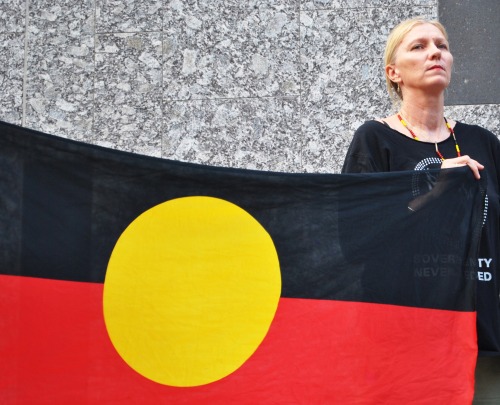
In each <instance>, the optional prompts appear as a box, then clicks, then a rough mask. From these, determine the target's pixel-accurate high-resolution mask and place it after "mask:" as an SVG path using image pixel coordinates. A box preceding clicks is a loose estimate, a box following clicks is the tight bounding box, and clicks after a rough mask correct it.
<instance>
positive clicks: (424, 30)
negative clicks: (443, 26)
mask: <svg viewBox="0 0 500 405" xmlns="http://www.w3.org/2000/svg"><path fill="white" fill-rule="evenodd" d="M426 38H432V39H443V40H446V37H445V36H444V34H443V33H442V32H441V30H440V29H439V28H438V27H436V26H435V25H433V24H428V23H425V24H418V25H416V26H415V27H413V28H412V29H411V30H410V31H408V33H407V34H406V35H405V36H404V37H403V40H402V41H401V42H402V43H404V42H411V41H414V40H415V39H426Z"/></svg>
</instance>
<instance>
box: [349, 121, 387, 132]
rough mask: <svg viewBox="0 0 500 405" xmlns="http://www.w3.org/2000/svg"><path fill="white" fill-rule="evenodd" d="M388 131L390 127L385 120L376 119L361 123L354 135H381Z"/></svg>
mask: <svg viewBox="0 0 500 405" xmlns="http://www.w3.org/2000/svg"><path fill="white" fill-rule="evenodd" d="M390 129H391V128H390V126H389V125H388V124H387V122H385V120H383V119H381V118H376V119H372V120H368V121H365V122H363V123H362V124H361V125H360V126H359V127H358V129H357V130H356V134H361V135H366V134H370V135H372V134H381V133H384V132H386V131H388V130H390Z"/></svg>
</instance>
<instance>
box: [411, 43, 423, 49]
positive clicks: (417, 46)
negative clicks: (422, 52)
mask: <svg viewBox="0 0 500 405" xmlns="http://www.w3.org/2000/svg"><path fill="white" fill-rule="evenodd" d="M423 47H424V46H423V45H422V44H416V45H413V46H412V48H411V49H412V50H413V49H422V48H423Z"/></svg>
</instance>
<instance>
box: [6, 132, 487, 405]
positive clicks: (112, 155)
mask: <svg viewBox="0 0 500 405" xmlns="http://www.w3.org/2000/svg"><path fill="white" fill-rule="evenodd" d="M484 193H485V190H484V184H483V181H482V180H481V181H477V180H475V179H474V178H473V176H472V174H471V173H470V171H469V170H467V169H465V168H464V169H453V170H442V171H421V172H399V173H376V174H369V175H366V174H342V175H333V174H287V173H272V172H262V171H251V170H239V169H229V168H219V167H208V166H203V165H196V164H189V163H181V162H176V161H170V160H165V159H158V158H151V157H145V156H140V155H136V154H131V153H125V152H120V151H116V150H110V149H106V148H102V147H97V146H92V145H87V144H84V143H80V142H75V141H70V140H66V139H62V138H58V137H55V136H51V135H47V134H43V133H40V132H36V131H33V130H28V129H25V128H21V127H17V126H14V125H11V124H6V123H1V124H0V225H1V226H0V326H1V334H0V359H1V360H0V403H2V404H51V405H53V404H111V403H117V404H125V403H141V404H342V405H344V404H382V403H383V404H398V405H399V404H409V403H411V404H444V403H452V404H466V403H470V402H471V401H472V397H473V387H474V367H475V360H476V354H477V343H476V332H475V324H476V312H475V284H474V278H475V277H474V276H473V275H474V273H475V271H476V263H477V257H476V251H477V247H478V239H479V234H480V230H481V225H482V201H483V200H484V198H483V197H484Z"/></svg>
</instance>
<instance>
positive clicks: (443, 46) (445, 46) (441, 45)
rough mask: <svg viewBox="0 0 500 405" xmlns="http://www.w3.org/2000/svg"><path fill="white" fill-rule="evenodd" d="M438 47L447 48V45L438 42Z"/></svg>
mask: <svg viewBox="0 0 500 405" xmlns="http://www.w3.org/2000/svg"><path fill="white" fill-rule="evenodd" d="M438 48H440V49H448V45H446V44H439V45H438Z"/></svg>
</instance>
